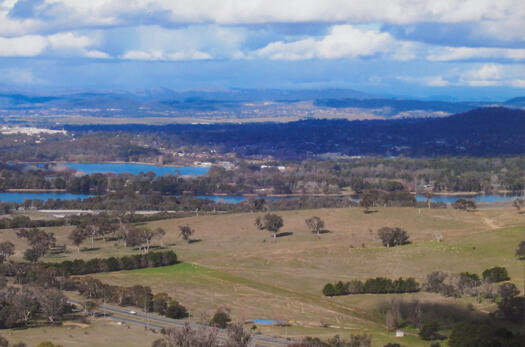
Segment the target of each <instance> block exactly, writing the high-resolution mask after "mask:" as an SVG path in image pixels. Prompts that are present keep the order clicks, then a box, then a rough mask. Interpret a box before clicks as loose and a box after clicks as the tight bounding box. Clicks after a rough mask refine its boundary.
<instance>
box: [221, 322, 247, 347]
mask: <svg viewBox="0 0 525 347" xmlns="http://www.w3.org/2000/svg"><path fill="white" fill-rule="evenodd" d="M226 333H227V335H228V339H227V340H226V343H225V347H248V346H249V345H250V341H251V339H252V335H251V334H250V333H248V332H246V331H244V329H243V326H242V323H234V324H230V325H229V326H228V331H227V332H226Z"/></svg>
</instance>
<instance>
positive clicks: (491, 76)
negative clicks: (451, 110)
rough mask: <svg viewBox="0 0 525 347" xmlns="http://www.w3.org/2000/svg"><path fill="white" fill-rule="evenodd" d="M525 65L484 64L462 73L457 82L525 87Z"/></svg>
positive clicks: (469, 84) (481, 85) (485, 85)
mask: <svg viewBox="0 0 525 347" xmlns="http://www.w3.org/2000/svg"><path fill="white" fill-rule="evenodd" d="M523 81H525V66H523V65H501V64H483V65H481V66H480V67H478V68H473V69H470V70H467V71H464V72H462V73H460V75H459V78H458V81H457V84H459V85H468V86H473V87H492V86H513V87H519V88H524V87H525V84H524V83H523Z"/></svg>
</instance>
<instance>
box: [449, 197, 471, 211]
mask: <svg viewBox="0 0 525 347" xmlns="http://www.w3.org/2000/svg"><path fill="white" fill-rule="evenodd" d="M452 207H453V208H455V209H456V210H465V211H469V210H475V209H476V208H477V206H476V202H475V201H474V200H467V199H463V198H462V199H458V200H456V201H455V202H454V203H453V204H452Z"/></svg>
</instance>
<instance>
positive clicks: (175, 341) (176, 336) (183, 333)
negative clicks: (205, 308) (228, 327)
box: [156, 323, 219, 347]
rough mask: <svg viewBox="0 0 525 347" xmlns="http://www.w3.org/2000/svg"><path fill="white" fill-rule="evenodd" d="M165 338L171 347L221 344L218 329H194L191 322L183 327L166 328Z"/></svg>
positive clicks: (212, 346) (213, 346)
mask: <svg viewBox="0 0 525 347" xmlns="http://www.w3.org/2000/svg"><path fill="white" fill-rule="evenodd" d="M164 339H165V341H166V345H167V346H170V347H216V346H218V345H219V341H218V339H217V329H213V328H207V327H201V328H198V329H193V328H192V327H191V326H190V325H189V323H186V324H184V326H183V327H182V329H175V328H170V329H166V334H165V335H164ZM156 343H158V342H156Z"/></svg>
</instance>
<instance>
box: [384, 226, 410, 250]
mask: <svg viewBox="0 0 525 347" xmlns="http://www.w3.org/2000/svg"><path fill="white" fill-rule="evenodd" d="M377 234H378V235H379V238H380V239H381V242H383V246H385V247H394V246H401V245H405V244H407V243H410V242H409V241H408V234H407V232H406V231H404V230H403V229H401V228H390V227H382V228H381V229H379V230H378V231H377Z"/></svg>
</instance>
